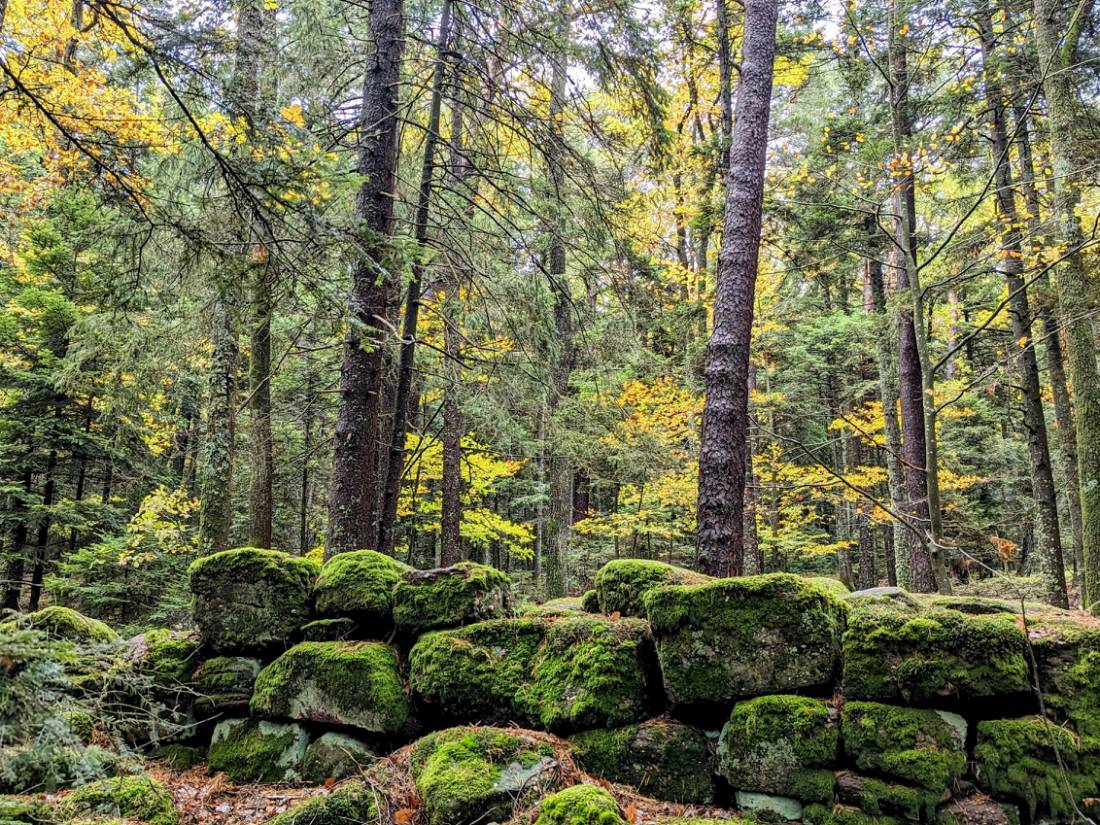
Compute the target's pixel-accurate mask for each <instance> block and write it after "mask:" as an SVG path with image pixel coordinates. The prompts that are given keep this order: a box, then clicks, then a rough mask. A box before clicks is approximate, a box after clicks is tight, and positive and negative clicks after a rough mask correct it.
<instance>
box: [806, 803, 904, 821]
mask: <svg viewBox="0 0 1100 825" xmlns="http://www.w3.org/2000/svg"><path fill="white" fill-rule="evenodd" d="M802 821H803V822H804V823H805V825H901V822H902V820H900V819H895V818H894V817H889V816H871V815H869V814H866V813H864V812H863V811H861V810H859V809H858V808H851V807H848V806H845V805H820V804H818V805H807V806H806V807H805V808H803V810H802Z"/></svg>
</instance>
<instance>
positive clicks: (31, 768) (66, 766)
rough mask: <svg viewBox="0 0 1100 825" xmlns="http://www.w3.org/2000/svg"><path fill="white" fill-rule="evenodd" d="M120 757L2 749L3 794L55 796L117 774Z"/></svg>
mask: <svg viewBox="0 0 1100 825" xmlns="http://www.w3.org/2000/svg"><path fill="white" fill-rule="evenodd" d="M119 763H120V759H119V756H118V754H116V753H113V752H112V751H108V750H104V749H103V748H100V747H96V746H95V745H91V746H89V747H53V748H39V747H32V746H28V745H15V746H9V747H0V793H31V792H52V791H56V790H57V789H59V788H67V787H70V786H72V785H79V784H81V783H83V782H88V781H89V780H92V779H99V778H101V777H104V776H109V775H110V774H113V773H115V771H117V770H118V768H119Z"/></svg>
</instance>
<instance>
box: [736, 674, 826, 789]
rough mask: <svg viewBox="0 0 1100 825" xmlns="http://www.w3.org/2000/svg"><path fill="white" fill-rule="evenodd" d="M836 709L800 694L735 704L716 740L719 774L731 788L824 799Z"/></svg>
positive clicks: (767, 697)
mask: <svg viewBox="0 0 1100 825" xmlns="http://www.w3.org/2000/svg"><path fill="white" fill-rule="evenodd" d="M837 723H838V715H837V712H836V710H835V708H833V707H831V706H830V705H828V704H826V703H825V702H822V701H820V700H819V699H810V698H808V697H805V696H760V697H758V698H756V699H749V700H747V701H744V702H739V703H738V704H737V705H736V706H735V707H734V709H733V712H732V713H731V714H730V718H729V721H728V722H726V725H725V727H723V728H722V733H721V735H720V737H719V740H718V768H719V772H720V773H721V774H722V776H724V777H725V778H726V779H727V780H728V781H729V783H730V784H731V785H732V786H733V787H735V788H742V789H745V790H753V791H763V792H766V793H774V794H781V795H783V796H790V797H793V798H795V799H800V800H803V801H807V800H809V801H814V802H817V801H829V800H831V799H832V796H833V775H832V772H831V771H820V770H807V769H819V768H831V767H832V766H833V765H834V764H835V763H836V759H837V748H838V745H839V732H838V724H837Z"/></svg>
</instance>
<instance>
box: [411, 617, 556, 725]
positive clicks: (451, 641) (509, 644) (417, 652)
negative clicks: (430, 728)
mask: <svg viewBox="0 0 1100 825" xmlns="http://www.w3.org/2000/svg"><path fill="white" fill-rule="evenodd" d="M545 631H546V622H545V621H543V620H541V619H496V620H492V621H487V622H480V623H478V624H474V625H470V626H469V627H464V628H461V629H459V630H448V631H441V632H436V633H428V634H425V635H424V636H422V637H421V638H420V640H419V641H418V642H417V643H416V645H415V646H414V647H413V648H412V651H411V652H410V654H409V687H410V690H411V691H412V694H413V696H414V697H415V698H416V699H417V701H418V702H420V703H421V704H422V705H423V706H424V707H425V709H427V710H428V711H429V712H432V713H435V714H436V715H439V716H445V717H446V718H450V719H454V720H457V721H478V722H501V723H503V722H509V721H517V722H518V721H523V720H524V718H525V716H526V711H525V709H524V708H523V706H522V705H521V703H520V702H519V701H518V700H517V687H519V686H521V685H524V684H526V683H527V681H528V680H529V679H530V673H531V667H532V664H533V662H534V658H535V651H536V650H537V649H538V646H539V644H541V642H542V638H543V634H544V633H545Z"/></svg>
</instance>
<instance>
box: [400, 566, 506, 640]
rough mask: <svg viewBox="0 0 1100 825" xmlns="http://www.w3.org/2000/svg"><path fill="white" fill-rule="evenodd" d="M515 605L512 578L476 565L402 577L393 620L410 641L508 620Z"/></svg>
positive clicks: (407, 574)
mask: <svg viewBox="0 0 1100 825" xmlns="http://www.w3.org/2000/svg"><path fill="white" fill-rule="evenodd" d="M511 604H512V580H511V579H509V578H508V574H506V573H503V572H501V571H500V570H497V569H496V568H495V567H489V566H488V565H484V564H477V563H476V562H471V561H464V562H459V563H458V564H456V565H453V566H451V567H440V568H437V569H435V570H412V571H409V572H407V573H405V574H404V575H402V577H401V580H400V581H399V582H398V583H397V585H396V587H395V588H394V591H393V618H394V622H395V623H396V624H397V629H398V630H399V631H400V632H401V633H402V634H404V635H406V636H409V637H414V636H419V635H420V634H421V633H424V632H426V631H428V630H436V629H439V628H445V627H457V626H459V625H464V624H470V623H471V622H478V621H482V620H483V619H492V618H497V617H499V616H505V615H507V614H508V612H509V610H510V609H511Z"/></svg>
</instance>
